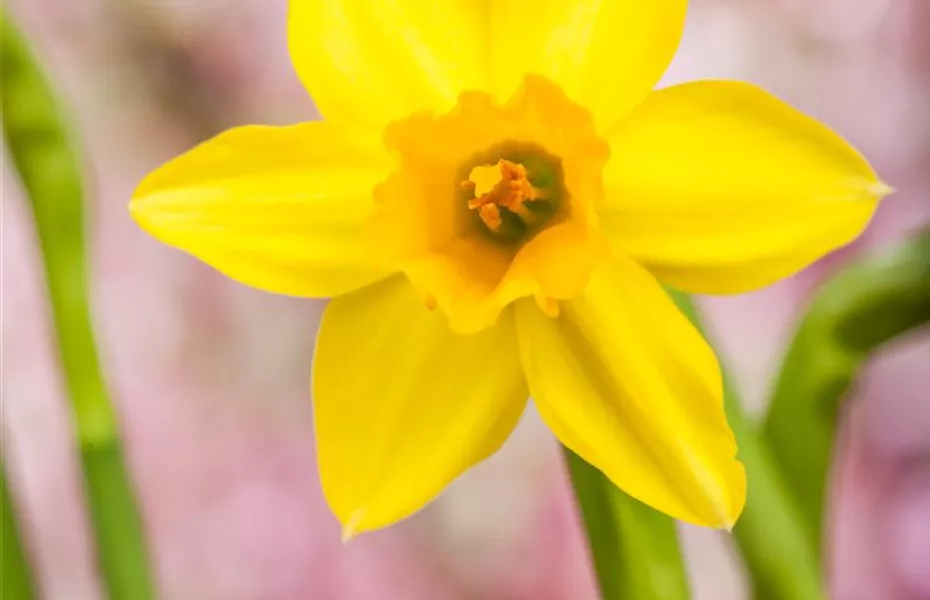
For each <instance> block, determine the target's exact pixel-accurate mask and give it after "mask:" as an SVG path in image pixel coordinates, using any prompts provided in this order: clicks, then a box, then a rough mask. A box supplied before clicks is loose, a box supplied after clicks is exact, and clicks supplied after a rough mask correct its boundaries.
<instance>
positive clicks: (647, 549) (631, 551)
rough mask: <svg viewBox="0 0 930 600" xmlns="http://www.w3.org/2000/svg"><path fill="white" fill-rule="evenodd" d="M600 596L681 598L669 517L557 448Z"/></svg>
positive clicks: (683, 589)
mask: <svg viewBox="0 0 930 600" xmlns="http://www.w3.org/2000/svg"><path fill="white" fill-rule="evenodd" d="M563 452H564V454H565V461H566V463H567V464H568V471H569V474H570V475H571V480H572V485H573V487H574V490H575V497H576V499H577V501H578V506H579V507H580V509H581V516H582V520H583V521H584V525H585V530H586V532H587V539H588V545H589V548H590V550H591V555H592V558H593V562H594V569H595V572H596V574H597V582H598V586H599V589H600V592H601V598H602V599H603V600H687V599H688V598H689V597H690V594H689V592H688V579H687V577H686V575H685V570H684V563H683V562H682V557H681V552H680V551H679V549H678V537H677V534H676V532H675V523H674V521H672V519H670V518H669V517H667V516H665V515H663V514H661V513H658V512H656V511H654V510H652V509H651V508H649V507H648V506H645V505H644V504H642V503H640V502H638V501H637V500H634V499H633V498H631V497H630V496H628V495H626V494H625V493H624V492H622V491H620V490H619V489H617V487H616V486H614V485H613V484H612V483H611V482H610V480H609V479H607V478H606V477H605V476H604V475H603V474H602V473H601V472H600V471H598V470H597V469H596V468H594V467H592V466H591V465H589V464H588V463H586V462H585V461H584V460H583V459H582V458H580V457H579V456H578V455H576V454H575V453H573V452H572V451H571V450H569V449H567V448H563Z"/></svg>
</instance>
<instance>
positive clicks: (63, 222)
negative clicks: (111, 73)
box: [0, 11, 155, 600]
mask: <svg viewBox="0 0 930 600" xmlns="http://www.w3.org/2000/svg"><path fill="white" fill-rule="evenodd" d="M0 43H2V70H3V86H2V88H0V100H2V108H3V130H4V134H5V137H6V142H7V146H8V148H9V151H10V159H11V162H12V163H13V164H14V165H15V167H16V169H17V171H18V173H19V176H20V178H21V180H22V183H23V187H24V189H25V191H26V192H27V196H28V198H29V200H30V202H31V206H32V210H33V215H34V217H35V226H36V231H37V233H38V238H39V243H40V245H41V249H42V257H43V259H44V266H45V275H46V283H47V285H48V291H49V297H50V300H51V305H52V315H53V319H54V325H55V330H56V332H57V334H58V344H59V358H60V360H61V365H62V368H63V370H64V375H65V383H66V386H67V390H68V394H69V396H70V398H71V402H72V408H73V417H74V423H75V429H76V433H77V439H78V444H79V447H80V453H81V462H82V465H83V468H84V476H85V480H84V483H85V491H86V498H87V505H88V508H89V511H90V516H91V524H92V528H93V532H94V534H95V542H96V548H97V557H98V560H99V565H100V568H101V571H102V577H103V581H104V584H105V586H106V589H107V592H108V595H109V598H110V600H150V599H152V598H154V597H155V595H154V591H153V588H152V583H151V576H150V573H149V567H148V556H147V553H146V549H145V545H144V537H143V534H142V526H141V520H140V517H139V513H138V510H137V508H136V504H135V501H134V498H133V493H132V486H131V484H130V480H129V478H128V476H127V473H126V470H125V468H124V464H123V458H122V450H121V444H120V439H119V434H118V428H117V420H116V416H115V414H114V411H113V407H112V405H111V404H110V401H109V398H108V395H107V390H106V386H105V384H104V380H103V376H102V374H101V371H100V365H99V362H98V359H97V351H96V348H95V345H94V338H93V332H92V328H91V320H90V310H89V307H88V295H87V272H86V266H85V265H86V257H85V243H84V227H85V219H84V199H83V193H82V185H81V178H80V175H79V173H80V169H79V166H78V160H77V157H76V155H75V153H74V150H73V148H72V145H71V144H70V142H69V140H68V138H67V135H66V133H65V132H66V128H65V126H64V122H63V119H62V117H61V115H60V114H59V110H58V106H57V103H56V101H55V97H54V94H53V92H52V90H51V88H50V86H49V85H48V83H47V81H46V80H45V77H44V76H43V73H42V71H41V69H40V68H39V66H38V64H37V63H36V61H35V59H34V57H33V56H32V54H31V52H30V50H29V47H28V45H27V43H26V41H25V39H24V37H23V36H22V34H21V33H20V32H19V31H18V29H17V28H16V27H15V26H14V24H13V23H12V22H11V19H10V18H9V17H8V16H7V15H6V12H5V11H3V12H0Z"/></svg>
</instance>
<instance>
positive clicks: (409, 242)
mask: <svg viewBox="0 0 930 600" xmlns="http://www.w3.org/2000/svg"><path fill="white" fill-rule="evenodd" d="M685 12H686V2H685V0H650V1H649V2H644V1H641V0H615V1H612V2H595V1H593V0H574V1H572V0H532V1H530V0H492V1H484V2H479V1H477V0H474V1H469V0H461V1H444V2H435V1H433V0H343V1H341V2H340V1H335V0H333V1H324V0H292V2H291V5H290V12H289V30H288V35H289V45H290V52H291V56H292V59H293V62H294V65H295V67H296V70H297V73H298V75H299V76H300V78H301V80H302V81H303V83H304V84H305V86H306V87H307V89H308V90H309V93H310V95H311V97H312V98H313V100H314V102H315V103H316V106H317V108H318V110H319V112H320V114H321V115H322V120H321V121H316V122H309V123H301V124H298V125H293V126H289V127H262V126H247V127H239V128H235V129H232V130H230V131H227V132H225V133H223V134H221V135H219V136H218V137H216V138H214V139H212V140H210V141H207V142H205V143H203V144H202V145H200V146H198V147H196V148H194V149H193V150H191V151H190V152H188V153H186V154H184V155H182V156H180V157H179V158H177V159H175V160H173V161H171V162H169V163H168V164H167V165H165V166H163V167H161V168H160V169H158V170H156V171H155V172H154V173H152V174H151V175H150V176H149V177H147V178H146V179H145V180H144V181H143V182H142V184H141V185H140V187H139V188H138V190H137V191H136V192H135V195H134V197H133V199H132V203H131V212H132V215H133V216H134V217H135V219H136V220H137V221H138V222H139V224H140V225H141V226H142V227H143V228H144V229H145V230H146V231H148V232H149V233H151V234H152V235H153V236H155V237H156V238H158V239H160V240H161V241H163V242H165V243H167V244H170V245H172V246H175V247H177V248H180V249H182V250H184V251H186V252H189V253H191V254H193V255H194V256H196V257H198V258H200V259H201V260H203V261H205V262H207V263H208V264H210V265H212V266H213V267H215V268H216V269H218V270H219V271H221V272H223V273H225V274H227V275H228V276H230V277H232V278H234V279H236V280H239V281H241V282H243V283H245V284H248V285H251V286H255V287H257V288H261V289H264V290H268V291H271V292H277V293H281V294H289V295H295V296H304V297H313V298H319V297H332V298H333V299H332V301H331V302H330V303H329V304H328V306H327V308H326V310H325V312H324V314H323V319H322V324H321V326H320V331H319V335H318V338H317V344H316V354H315V359H314V365H313V383H312V392H313V403H314V418H315V427H316V436H317V445H318V460H319V468H320V478H321V480H322V486H323V491H324V493H325V496H326V498H327V501H328V502H329V504H330V506H331V507H332V510H333V511H334V513H335V514H336V516H337V517H338V518H339V520H340V521H341V522H342V524H343V526H344V531H345V533H346V535H347V536H351V535H354V534H356V533H359V532H362V531H367V530H372V529H376V528H380V527H384V526H387V525H389V524H391V523H394V522H396V521H398V520H400V519H403V518H405V517H407V516H409V515H411V514H412V513H414V512H416V511H417V510H418V509H420V508H421V507H422V506H424V505H425V504H426V503H427V502H429V501H430V500H431V499H433V498H434V497H435V496H436V495H437V494H438V493H439V492H440V491H441V490H442V489H443V488H444V487H445V486H446V485H447V484H448V483H449V482H451V481H452V480H453V479H455V478H456V477H457V476H458V475H460V474H461V473H462V472H463V471H465V470H467V469H468V468H470V467H471V466H473V465H474V464H476V463H478V462H479V461H481V460H483V459H484V458H486V457H487V456H489V455H490V454H492V453H493V452H495V451H496V450H497V449H498V448H499V447H500V446H501V444H502V443H503V442H504V440H505V439H506V438H507V436H508V435H509V434H510V432H511V431H512V430H513V428H514V426H515V424H516V423H517V420H518V419H519V417H520V415H521V413H523V410H524V407H525V405H526V402H527V399H528V398H529V397H532V398H533V401H534V402H535V405H536V407H537V409H538V410H539V413H540V414H541V416H542V418H543V420H544V421H545V422H546V423H547V424H548V426H549V427H550V428H551V429H552V431H553V433H554V434H555V435H556V436H557V437H558V439H559V440H560V441H561V442H562V443H563V444H565V445H566V446H568V447H569V448H571V449H572V450H573V451H575V452H576V453H577V454H579V455H580V456H581V457H583V458H584V459H585V460H587V461H588V462H590V463H591V464H592V465H594V466H596V467H597V468H598V469H600V470H601V471H602V472H604V473H605V474H606V475H607V476H608V477H609V478H610V479H611V480H612V481H613V482H614V483H615V484H616V485H617V486H619V487H620V488H622V489H623V490H625V491H626V492H627V493H629V494H630V495H632V496H633V497H635V498H638V499H639V500H641V501H643V502H645V503H646V504H649V505H651V506H653V507H655V508H656V509H658V510H660V511H664V512H665V513H667V514H669V515H671V516H673V517H675V518H678V519H681V520H684V521H688V522H691V523H696V524H700V525H706V526H713V527H730V526H732V524H733V523H734V522H735V520H736V519H737V517H738V516H739V514H740V511H741V510H742V507H743V503H744V500H745V495H746V479H745V473H744V470H743V467H742V465H741V464H740V463H739V461H738V460H737V459H736V451H737V448H736V443H735V441H734V437H733V434H732V432H731V431H730V429H729V427H728V425H727V422H726V417H725V415H724V411H723V400H722V395H723V394H722V389H721V387H722V386H721V376H720V371H719V367H718V364H717V361H716V359H715V357H714V354H713V352H712V350H711V348H710V347H709V346H708V344H707V343H706V342H705V341H704V339H703V338H702V337H701V335H700V334H699V333H698V332H697V331H696V330H695V329H694V328H693V327H692V326H691V324H690V323H689V322H688V320H687V319H686V318H685V317H684V316H683V315H682V314H680V313H679V312H678V311H677V310H676V308H675V306H674V304H673V303H672V302H671V300H670V299H669V298H668V297H667V296H666V294H665V292H664V290H663V287H662V285H663V284H665V285H668V286H672V287H675V288H678V289H681V290H685V291H688V292H696V293H714V294H716V293H737V292H744V291H747V290H753V289H756V288H759V287H761V286H764V285H766V284H769V283H771V282H774V281H776V280H778V279H781V278H783V277H785V276H787V275H790V274H792V273H794V272H796V271H798V270H800V269H802V268H804V267H805V266H807V265H808V264H810V263H811V262H813V261H814V260H816V259H817V258H819V257H821V256H823V255H824V254H826V253H827V252H830V251H831V250H834V249H835V248H837V247H840V246H842V245H844V244H846V243H848V242H849V241H850V240H852V239H853V238H855V237H856V236H857V235H858V234H859V233H860V232H861V231H862V230H863V228H864V227H865V226H866V224H867V223H868V221H869V219H870V218H871V216H872V214H873V212H874V211H875V209H876V206H877V203H878V201H879V199H880V197H881V196H882V195H883V194H884V193H886V191H887V188H886V187H885V186H883V185H882V184H881V183H880V181H879V179H878V178H877V177H876V175H875V173H874V172H873V170H872V169H871V168H870V166H869V164H868V163H867V162H866V160H865V159H864V158H863V157H862V156H861V155H860V154H859V153H857V152H856V150H854V149H853V148H852V147H851V146H849V145H848V144H847V143H846V142H844V141H843V140H842V139H841V138H840V137H839V136H837V135H836V134H834V133H833V132H831V131H830V130H829V129H827V128H826V127H825V126H823V125H821V124H820V123H818V122H816V121H815V120H813V119H811V118H808V117H806V116H804V115H802V114H800V113H799V112H797V111H795V110H793V109H792V108H790V107H789V106H787V105H785V104H784V103H782V102H781V101H779V100H777V99H776V98H774V97H772V96H771V95H769V94H767V93H766V92H764V91H762V90H761V89H759V88H757V87H754V86H752V85H748V84H745V83H737V82H732V81H699V82H694V83H689V84H685V85H677V86H673V87H669V88H667V89H662V90H659V91H654V90H653V88H654V86H655V85H656V84H657V82H658V80H659V78H660V77H661V75H662V73H663V71H664V70H665V68H666V66H667V65H668V63H669V62H670V60H671V58H672V56H673V54H674V52H675V49H676V46H677V44H678V42H679V39H680V37H681V33H682V29H683V24H684V20H685Z"/></svg>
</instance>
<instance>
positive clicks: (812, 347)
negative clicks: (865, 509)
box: [764, 232, 930, 547]
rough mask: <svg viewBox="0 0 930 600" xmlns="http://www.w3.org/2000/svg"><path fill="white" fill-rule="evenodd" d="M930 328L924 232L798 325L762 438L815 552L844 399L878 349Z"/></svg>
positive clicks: (867, 264)
mask: <svg viewBox="0 0 930 600" xmlns="http://www.w3.org/2000/svg"><path fill="white" fill-rule="evenodd" d="M928 322H930V232H924V233H922V234H918V235H915V236H914V237H912V238H910V239H908V240H906V241H905V242H903V243H899V244H897V245H895V246H894V247H891V248H888V249H887V250H884V251H881V252H879V253H876V254H874V255H872V256H867V257H866V258H864V259H862V260H861V261H859V262H856V263H854V264H852V265H850V266H849V267H846V268H845V269H844V270H842V271H841V272H840V273H839V274H837V275H836V276H834V277H833V278H831V279H830V280H829V281H827V282H826V283H825V284H824V285H823V286H822V287H821V288H820V289H819V290H818V291H817V294H816V296H815V297H814V299H813V302H812V303H811V304H810V308H809V309H808V310H807V312H806V313H805V314H804V316H803V318H802V320H801V323H800V325H799V326H798V329H797V333H796V334H795V337H794V339H793V340H792V342H791V345H790V347H789V349H788V352H787V354H786V355H785V359H784V362H783V364H782V369H781V373H780V375H779V377H778V380H777V383H776V385H775V390H774V394H773V396H772V401H771V405H770V408H769V413H768V417H767V420H766V422H765V429H764V433H765V436H766V439H767V440H768V443H769V445H770V446H771V448H772V452H773V454H774V456H775V458H776V459H777V460H778V463H779V465H780V468H781V469H782V471H783V474H784V478H785V481H786V482H787V484H788V485H789V488H790V490H791V493H792V494H793V495H794V497H795V504H796V505H797V506H798V507H800V508H801V517H802V518H803V523H804V525H805V528H806V534H807V535H808V536H809V537H810V539H811V540H813V543H814V545H815V546H817V547H819V546H820V544H821V532H822V519H823V516H822V515H823V511H824V493H825V492H824V491H825V489H826V485H827V480H828V473H829V466H830V456H831V450H832V448H833V443H834V438H835V435H836V426H837V418H838V413H839V403H840V400H841V399H842V397H843V396H844V395H845V394H846V392H847V391H848V390H849V387H850V385H851V384H852V381H853V378H854V377H855V375H856V373H857V372H858V370H859V368H860V367H861V365H862V363H863V362H864V361H865V359H866V358H867V357H868V356H869V355H870V354H871V353H872V352H873V351H874V350H876V349H877V348H878V347H879V346H881V345H882V344H884V343H885V342H887V341H889V340H891V339H892V338H895V337H897V336H899V335H901V334H903V333H905V332H907V331H910V330H912V329H914V328H916V327H918V326H920V325H924V324H926V323H928Z"/></svg>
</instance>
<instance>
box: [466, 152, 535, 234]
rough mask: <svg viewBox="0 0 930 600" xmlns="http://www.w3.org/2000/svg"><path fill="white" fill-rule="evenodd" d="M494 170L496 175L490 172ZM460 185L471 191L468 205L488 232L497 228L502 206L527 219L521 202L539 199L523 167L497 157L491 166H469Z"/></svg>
mask: <svg viewBox="0 0 930 600" xmlns="http://www.w3.org/2000/svg"><path fill="white" fill-rule="evenodd" d="M495 167H496V169H495ZM495 170H498V171H499V174H496V173H494V171H495ZM462 188H463V189H473V190H474V193H475V197H474V198H472V199H471V200H469V201H468V208H470V209H472V210H477V211H478V215H479V216H480V217H481V220H482V221H483V222H484V224H485V225H487V227H488V229H490V230H491V231H497V230H498V229H500V227H501V224H502V222H503V221H502V220H501V211H500V209H502V208H506V209H507V210H509V211H510V212H512V213H514V214H516V215H517V216H519V217H520V218H521V219H523V220H524V221H529V220H531V219H532V217H533V215H532V213H531V212H530V211H529V210H528V209H527V208H526V207H525V206H524V203H526V202H528V201H533V200H536V199H538V198H539V190H537V189H536V188H534V187H533V184H531V183H530V180H529V178H528V177H527V175H526V167H524V166H523V165H521V164H519V163H515V162H511V161H509V160H505V159H501V160H499V161H498V162H497V164H496V165H493V166H491V165H484V166H479V167H475V168H474V169H472V170H471V173H470V174H469V178H468V180H466V181H463V182H462Z"/></svg>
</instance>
